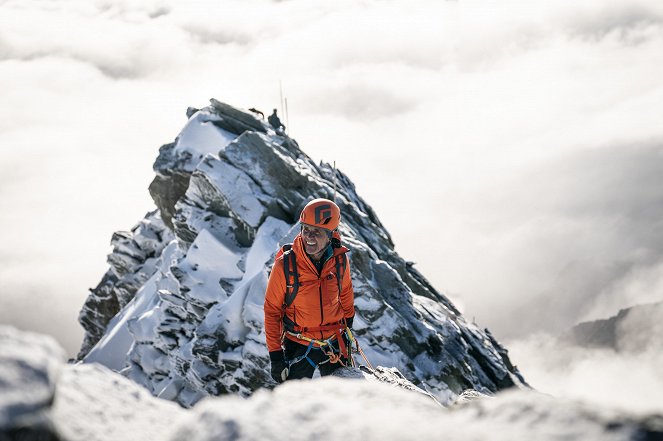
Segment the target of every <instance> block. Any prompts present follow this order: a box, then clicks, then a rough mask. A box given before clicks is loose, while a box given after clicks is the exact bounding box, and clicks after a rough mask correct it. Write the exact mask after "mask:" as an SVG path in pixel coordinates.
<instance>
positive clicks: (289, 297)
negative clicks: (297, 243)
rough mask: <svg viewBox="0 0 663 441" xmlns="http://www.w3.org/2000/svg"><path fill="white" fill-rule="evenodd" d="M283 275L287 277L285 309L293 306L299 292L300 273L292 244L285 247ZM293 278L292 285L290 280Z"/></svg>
mask: <svg viewBox="0 0 663 441" xmlns="http://www.w3.org/2000/svg"><path fill="white" fill-rule="evenodd" d="M282 249H283V274H284V275H285V303H284V305H283V307H284V308H287V307H288V306H290V305H292V302H294V301H295V297H297V291H299V273H297V260H296V258H295V253H294V252H293V251H292V244H291V243H289V244H286V245H283V248H282ZM291 276H292V285H291V284H290V278H291Z"/></svg>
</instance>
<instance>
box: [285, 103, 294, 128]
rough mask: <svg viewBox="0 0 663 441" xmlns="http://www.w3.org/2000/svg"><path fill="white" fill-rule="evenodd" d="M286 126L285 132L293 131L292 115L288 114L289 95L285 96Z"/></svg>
mask: <svg viewBox="0 0 663 441" xmlns="http://www.w3.org/2000/svg"><path fill="white" fill-rule="evenodd" d="M284 99H285V126H286V129H285V130H284V132H292V130H290V129H292V127H290V117H289V116H288V97H285V98H284Z"/></svg>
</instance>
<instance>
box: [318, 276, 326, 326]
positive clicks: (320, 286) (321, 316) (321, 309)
mask: <svg viewBox="0 0 663 441" xmlns="http://www.w3.org/2000/svg"><path fill="white" fill-rule="evenodd" d="M318 291H319V292H320V326H322V325H323V324H324V323H325V315H324V310H323V307H322V283H320V276H318ZM320 338H323V334H322V331H320Z"/></svg>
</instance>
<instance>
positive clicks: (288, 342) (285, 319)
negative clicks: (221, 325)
mask: <svg viewBox="0 0 663 441" xmlns="http://www.w3.org/2000/svg"><path fill="white" fill-rule="evenodd" d="M340 219H341V210H340V209H339V208H338V206H337V205H336V204H335V203H334V202H332V201H330V200H328V199H314V200H312V201H311V202H309V203H308V204H307V205H306V206H305V207H304V209H303V210H302V212H301V215H300V217H299V222H300V227H301V230H300V233H299V234H298V235H297V236H296V237H295V239H294V241H293V243H292V244H288V245H284V246H283V247H282V248H281V249H280V250H279V252H278V253H277V255H276V258H275V260H274V265H273V267H272V272H271V274H270V276H269V282H268V283H267V292H266V293H265V307H264V312H265V336H266V340H267V349H268V350H269V358H270V361H271V375H272V378H274V380H275V381H276V382H277V383H281V382H283V381H285V380H291V379H300V378H311V377H313V373H314V372H315V369H316V368H318V369H319V371H320V375H323V376H324V375H329V374H331V373H332V372H334V371H335V370H336V369H338V368H339V367H341V366H345V365H347V364H348V362H349V361H350V362H351V360H352V356H351V354H350V352H349V351H350V349H351V342H352V333H351V330H350V328H351V327H352V321H353V319H354V314H355V312H354V292H353V289H352V279H351V277H350V264H349V259H348V257H347V255H346V253H347V252H348V251H349V250H348V249H347V248H346V247H344V246H343V245H341V236H340V234H339V233H338V231H337V228H338V225H339V222H340Z"/></svg>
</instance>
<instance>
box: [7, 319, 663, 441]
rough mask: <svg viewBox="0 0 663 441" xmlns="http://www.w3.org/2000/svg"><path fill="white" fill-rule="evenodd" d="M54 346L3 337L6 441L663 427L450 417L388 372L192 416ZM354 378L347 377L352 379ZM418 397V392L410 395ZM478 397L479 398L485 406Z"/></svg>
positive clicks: (625, 433)
mask: <svg viewBox="0 0 663 441" xmlns="http://www.w3.org/2000/svg"><path fill="white" fill-rule="evenodd" d="M63 360H64V351H63V350H62V349H61V348H59V347H58V346H57V345H56V344H55V343H54V341H53V340H52V339H51V338H50V337H46V336H39V335H35V334H27V333H22V332H19V331H16V330H15V329H11V328H6V327H0V440H3V441H4V440H27V441H30V440H34V441H36V440H42V441H44V440H48V441H58V440H61V441H126V440H155V441H162V440H165V441H168V440H171V441H180V440H181V441H207V440H209V441H221V440H235V441H249V440H251V441H258V440H260V441H263V440H284V439H288V440H295V441H298V440H309V439H311V438H312V436H314V437H315V439H316V440H320V441H326V440H330V441H331V440H338V439H362V440H366V441H371V440H380V441H384V440H404V441H405V440H407V441H409V440H413V439H416V440H424V441H425V440H439V439H444V440H449V441H455V440H458V441H461V440H462V441H466V440H475V441H483V440H486V441H488V440H491V441H493V440H498V441H499V440H505V441H506V440H508V441H512V440H530V439H535V440H538V441H548V440H550V441H553V440H560V439H564V440H568V441H575V440H578V441H581V440H582V441H594V440H596V441H599V440H601V441H603V440H608V441H609V440H633V441H650V440H651V441H653V440H659V439H662V438H663V417H661V416H656V415H625V414H619V413H616V412H615V411H612V410H608V409H596V408H589V407H585V406H582V405H580V404H578V403H572V402H566V401H560V400H556V399H554V398H552V397H549V396H545V395H542V394H539V393H536V392H533V391H527V390H519V389H511V390H510V391H507V392H502V393H498V394H497V395H496V396H495V397H490V398H489V397H485V396H484V397H481V396H480V394H474V395H475V398H474V399H471V400H469V402H467V403H465V404H457V405H455V406H450V407H448V408H445V407H443V406H441V405H440V404H439V403H437V402H436V401H435V400H433V399H432V398H431V396H430V395H428V394H426V393H424V392H422V391H420V390H416V388H414V386H412V385H411V384H409V383H408V382H407V381H404V380H399V379H398V376H397V375H393V374H394V373H393V372H391V371H388V370H387V371H385V372H383V375H384V376H388V377H390V378H391V379H392V380H394V381H391V382H390V383H387V382H385V381H384V379H378V378H375V377H373V376H372V375H370V374H364V373H362V371H360V370H354V371H350V372H349V374H348V375H346V378H340V377H327V378H323V379H314V380H301V381H293V382H289V383H285V384H283V385H281V386H279V387H277V388H275V389H274V390H273V391H270V390H268V389H262V390H260V391H257V392H256V393H255V394H253V395H252V396H251V397H250V398H248V399H244V398H241V397H238V396H225V397H212V398H206V399H204V400H202V401H201V402H199V403H198V404H196V405H195V406H194V407H193V408H192V409H188V410H187V409H184V408H182V407H180V406H178V405H176V404H175V403H172V402H170V401H166V400H161V399H159V398H155V397H153V396H152V395H151V394H149V393H148V392H147V391H146V390H145V389H144V388H143V387H142V386H139V385H137V384H135V383H134V382H132V381H130V380H129V379H127V378H125V377H123V376H122V375H120V374H118V373H115V372H113V371H111V370H110V369H108V368H106V367H103V366H101V365H98V364H76V365H71V364H69V365H68V364H65V363H64V361H63ZM346 373H347V372H346ZM407 389H410V390H407ZM477 397H478V398H477Z"/></svg>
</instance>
